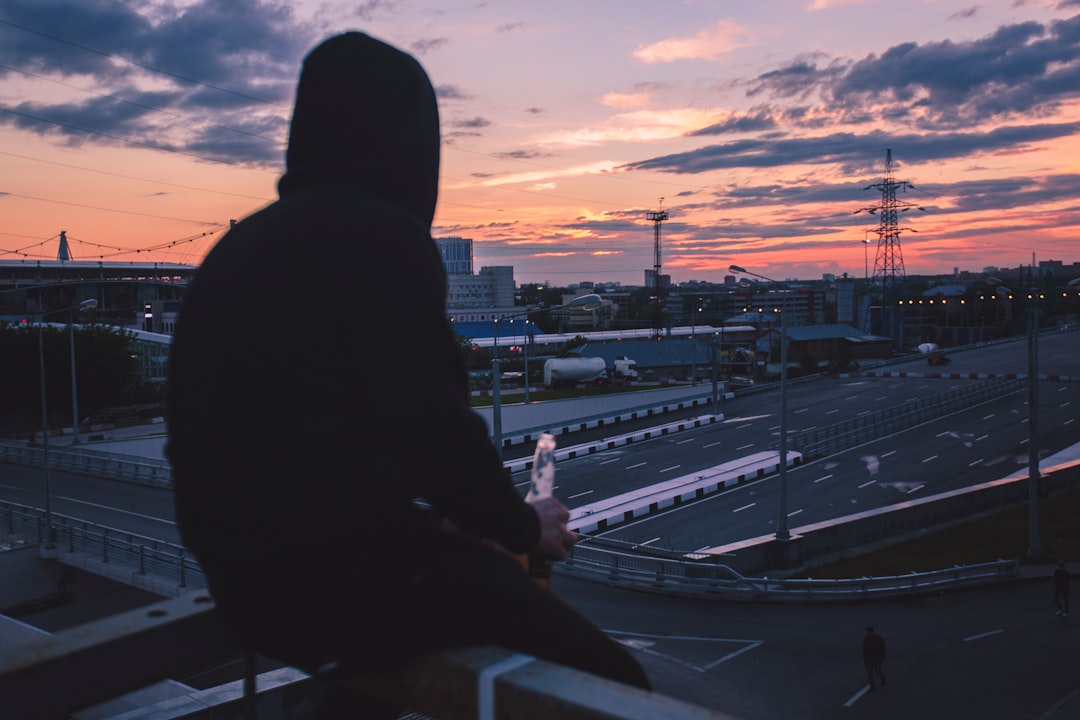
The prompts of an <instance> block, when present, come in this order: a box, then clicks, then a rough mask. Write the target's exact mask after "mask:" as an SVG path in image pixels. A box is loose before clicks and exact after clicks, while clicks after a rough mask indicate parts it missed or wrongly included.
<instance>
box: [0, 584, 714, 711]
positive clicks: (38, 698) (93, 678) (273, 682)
mask: <svg viewBox="0 0 1080 720" xmlns="http://www.w3.org/2000/svg"><path fill="white" fill-rule="evenodd" d="M249 657H250V656H248V655H246V654H245V653H244V652H243V651H242V649H241V648H239V647H237V646H236V644H235V643H234V642H233V641H232V640H231V639H230V636H229V633H228V632H227V630H226V628H225V626H224V625H223V623H222V621H221V619H220V616H219V615H218V613H217V611H216V609H215V607H214V604H213V601H212V600H211V599H210V597H209V596H208V595H207V594H206V593H188V594H185V595H184V596H182V597H178V598H174V599H169V600H164V601H162V602H159V603H155V604H152V605H149V606H147V607H143V608H139V609H137V610H131V611H128V612H124V613H119V614H117V615H114V616H111V617H109V618H106V619H104V620H100V621H97V622H93V623H88V624H86V625H81V626H76V627H73V628H70V629H67V630H62V631H60V632H57V633H55V634H53V635H47V634H43V635H39V636H35V637H33V638H31V639H28V640H24V641H22V643H21V644H20V645H19V652H9V653H0V698H3V716H4V717H10V718H20V720H61V719H62V718H68V717H72V716H73V715H74V714H76V713H78V712H79V711H81V710H84V709H86V708H90V707H95V706H96V708H97V709H96V710H95V712H96V713H100V711H101V708H100V706H101V705H102V704H104V703H108V702H109V701H112V700H116V699H118V698H121V697H123V696H125V695H128V694H129V693H132V692H134V691H136V690H140V689H142V688H144V687H148V686H150V685H153V684H154V683H155V682H160V681H164V680H169V679H175V678H178V677H184V676H185V675H188V674H191V673H192V672H197V671H199V670H203V669H205V668H207V667H215V668H219V669H220V668H222V667H224V666H233V667H238V668H243V667H245V666H250V667H254V662H252V663H251V664H250V665H247V663H246V662H245V661H246V660H247V659H248V658H249ZM251 659H252V660H253V659H254V658H251ZM271 664H274V665H277V667H275V668H274V669H272V670H269V671H266V672H263V673H261V674H259V675H254V673H252V676H251V680H252V684H250V685H249V684H248V682H247V679H246V678H244V677H241V678H240V679H238V680H235V681H232V682H228V683H226V684H224V685H220V686H216V687H213V688H209V689H207V690H201V691H200V690H196V689H195V688H190V692H189V693H188V694H187V695H179V696H177V695H176V694H175V693H173V696H172V697H169V698H168V699H167V700H164V701H161V702H155V701H154V700H147V699H145V698H146V697H147V696H143V698H144V699H143V700H142V702H143V703H145V704H144V705H141V706H140V707H138V708H137V709H132V705H131V701H130V700H125V701H124V703H123V704H122V707H123V710H122V711H119V714H121V715H122V716H123V717H125V718H135V717H139V718H145V719H147V720H149V719H150V718H164V717H169V718H174V719H179V718H183V719H184V720H221V719H222V718H241V717H252V716H251V715H248V714H246V711H247V710H248V708H249V705H248V704H247V701H248V700H249V699H251V700H252V701H253V703H254V704H253V705H252V706H251V707H254V709H255V711H256V714H257V716H258V718H259V719H260V720H284V719H285V718H289V717H297V712H299V711H300V710H302V709H303V708H304V707H305V704H306V707H307V708H308V710H309V711H312V710H314V709H315V708H317V706H318V697H319V695H320V692H319V686H320V685H326V684H333V685H336V686H341V687H344V688H347V689H349V690H351V691H353V692H356V693H359V694H361V695H363V696H370V697H375V698H378V699H381V700H383V701H385V702H389V703H391V704H393V705H395V706H399V707H402V708H403V709H405V710H408V711H413V712H421V713H424V714H425V716H428V715H430V716H431V717H441V718H460V719H462V720H472V719H473V718H475V719H476V720H493V719H494V718H496V717H514V718H520V719H521V720H540V719H541V718H544V719H550V718H567V720H596V719H598V718H608V719H609V720H635V719H640V718H646V717H648V718H670V719H671V720H731V716H729V715H727V714H724V713H720V712H716V711H713V710H709V709H706V708H704V707H700V706H697V705H692V704H690V703H685V702H682V701H680V700H676V699H674V698H670V697H667V696H665V695H661V694H658V693H653V692H646V691H643V690H640V689H637V688H632V687H628V686H624V685H621V684H619V683H616V682H613V681H610V680H606V679H604V678H599V677H595V676H592V675H587V674H585V673H581V672H578V671H575V670H571V669H569V668H565V667H562V666H560V665H555V664H553V663H548V662H544V661H541V660H538V659H536V658H533V657H531V656H528V655H522V654H517V653H512V652H509V651H507V650H503V649H501V648H497V647H491V646H483V647H469V648H458V649H453V650H448V651H444V652H440V653H434V654H431V655H428V656H424V657H421V658H418V659H417V660H415V661H413V662H412V663H410V664H409V665H406V666H405V667H403V668H402V669H400V670H397V671H394V672H387V673H383V674H380V675H377V676H361V677H351V676H347V675H344V674H341V675H337V676H332V677H331V676H328V677H325V678H324V677H314V676H311V675H308V674H306V673H303V672H301V671H299V670H297V669H295V668H290V667H287V666H281V665H280V664H276V663H271ZM235 674H238V675H241V676H242V675H243V672H242V671H238V672H237V673H235ZM248 689H250V693H249V692H248V691H247V690H248ZM323 694H324V693H323ZM301 714H302V713H301ZM303 716H305V717H306V716H308V715H303ZM95 717H100V714H95Z"/></svg>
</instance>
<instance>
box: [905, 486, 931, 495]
mask: <svg viewBox="0 0 1080 720" xmlns="http://www.w3.org/2000/svg"><path fill="white" fill-rule="evenodd" d="M924 487H926V485H925V484H922V485H916V486H915V487H913V488H911V489H910V490H908V491H907V494H908V495H910V494H911V493H913V492H915V491H917V490H922V489H923V488H924Z"/></svg>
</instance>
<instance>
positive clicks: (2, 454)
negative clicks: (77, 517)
mask: <svg viewBox="0 0 1080 720" xmlns="http://www.w3.org/2000/svg"><path fill="white" fill-rule="evenodd" d="M0 462H7V463H13V464H18V465H37V466H39V467H41V466H44V464H45V451H44V449H43V448H42V447H41V445H38V444H36V443H0ZM49 467H50V468H55V469H58V470H69V471H71V472H76V473H83V474H86V475H94V476H97V477H106V478H113V479H118V480H131V481H134V482H142V483H147V484H151V485H161V486H165V487H168V486H171V485H172V466H170V465H169V464H168V463H167V462H161V461H155V460H150V459H147V458H144V457H140V456H138V455H123V454H120V453H110V452H102V451H100V450H92V449H89V448H80V449H78V450H71V449H69V448H68V446H63V445H61V446H56V445H51V444H50V446H49Z"/></svg>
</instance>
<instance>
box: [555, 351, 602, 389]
mask: <svg viewBox="0 0 1080 720" xmlns="http://www.w3.org/2000/svg"><path fill="white" fill-rule="evenodd" d="M607 380H608V371H607V363H605V362H604V359H603V358H598V357H564V358H551V359H550V360H548V361H546V362H545V363H544V386H545V387H549V388H552V387H559V386H566V385H577V384H578V383H593V384H595V385H603V384H605V383H606V382H607Z"/></svg>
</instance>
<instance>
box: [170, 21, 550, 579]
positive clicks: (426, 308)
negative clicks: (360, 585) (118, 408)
mask: <svg viewBox="0 0 1080 720" xmlns="http://www.w3.org/2000/svg"><path fill="white" fill-rule="evenodd" d="M286 164H287V171H286V173H285V175H284V176H283V177H282V178H281V180H280V182H279V192H280V198H279V200H278V201H276V202H275V203H273V204H272V205H270V206H269V207H267V208H266V209H264V210H262V211H260V212H258V213H256V214H254V215H252V216H251V217H249V218H247V219H245V220H243V221H242V222H240V223H238V224H237V225H236V226H235V227H233V228H232V229H231V230H230V231H229V232H228V234H226V235H225V236H224V237H223V238H222V239H221V241H220V242H219V243H218V244H217V246H216V247H215V248H214V249H213V250H212V251H211V252H210V254H209V255H208V256H207V258H206V259H205V261H204V262H203V264H202V265H201V267H200V268H199V271H198V273H197V276H196V278H195V280H194V282H193V283H192V285H191V287H190V288H189V291H188V293H187V295H186V298H185V300H184V304H183V307H182V311H181V315H180V320H179V324H178V328H177V331H176V335H175V338H174V342H173V346H172V351H171V358H170V371H169V378H168V383H169V384H168V393H169V398H168V404H169V410H168V432H169V442H168V446H167V454H168V457H169V459H170V461H171V463H172V468H173V475H174V482H175V500H176V510H177V520H178V525H179V529H180V533H181V537H182V539H183V542H184V543H185V544H186V545H187V546H188V547H189V548H190V549H191V550H192V551H193V552H194V553H195V554H196V556H197V557H198V558H199V559H200V560H201V561H202V562H203V565H204V567H205V568H207V569H208V572H210V573H211V588H212V589H213V585H214V577H213V571H215V569H220V572H218V576H221V575H223V574H226V573H235V572H239V571H241V570H242V569H244V568H248V567H250V566H251V564H252V563H254V564H256V565H259V566H262V565H265V568H264V569H266V568H271V567H274V568H282V567H285V568H287V567H288V566H289V565H290V564H292V565H298V564H304V563H311V562H313V558H314V562H325V563H326V564H327V566H328V567H329V566H333V565H334V564H335V563H338V564H340V563H342V562H354V561H358V560H360V561H363V562H366V563H378V564H380V565H384V566H385V567H387V568H395V569H397V568H401V567H402V566H403V565H404V566H407V565H408V564H409V563H411V562H413V561H414V560H415V559H416V558H418V557H420V556H422V554H423V549H424V548H425V547H428V546H430V544H431V543H437V542H440V537H441V535H440V533H441V531H440V530H439V529H438V528H437V527H436V526H435V525H433V524H432V523H430V521H429V520H428V518H427V517H426V515H425V514H424V513H421V512H420V511H418V510H417V508H416V506H415V504H414V503H413V502H412V500H413V498H417V497H422V498H424V499H425V500H427V501H428V502H429V503H430V504H431V505H433V506H435V507H436V508H438V509H439V510H440V511H441V512H442V513H443V514H444V515H445V516H446V517H448V518H450V519H452V520H453V521H454V523H456V524H457V525H458V526H459V527H461V528H463V529H464V530H466V531H467V532H469V533H470V534H473V535H476V536H479V537H483V538H490V539H493V540H495V541H497V542H499V543H501V544H502V545H504V546H506V547H507V548H508V549H510V550H513V551H515V552H521V551H525V550H528V549H530V548H531V547H533V546H534V545H535V543H536V542H537V540H538V538H539V532H540V530H539V523H538V520H537V517H536V513H535V511H534V510H533V509H532V508H531V507H530V506H528V505H527V504H525V503H524V501H523V500H522V498H521V495H520V493H518V491H517V490H516V489H515V488H514V487H513V485H512V483H511V481H510V479H509V476H508V474H507V473H506V472H505V471H504V469H503V467H502V463H501V462H500V460H499V458H498V455H497V454H496V452H495V448H494V447H493V445H492V444H491V442H490V440H489V439H488V433H487V427H486V424H485V423H484V422H483V420H482V419H481V418H480V417H479V416H478V415H477V414H476V413H475V412H473V411H472V410H471V409H470V408H469V405H468V396H467V380H466V375H465V371H464V367H463V364H462V362H461V356H460V350H459V349H458V347H457V343H456V340H455V338H454V335H453V332H452V330H451V328H450V325H449V323H448V321H447V319H446V312H445V302H446V278H445V274H444V270H443V266H442V262H441V260H440V258H439V255H438V252H437V250H436V247H435V244H434V242H433V241H432V239H431V236H430V227H431V221H432V218H433V215H434V210H435V202H436V195H437V189H438V172H439V118H438V110H437V105H436V99H435V93H434V91H433V89H432V86H431V83H430V81H429V80H428V78H427V75H426V74H425V72H424V70H423V69H422V68H421V67H420V65H419V64H418V63H417V62H416V61H415V60H414V59H413V58H412V57H410V56H409V55H406V54H404V53H402V52H400V51H398V50H396V49H394V48H392V47H390V46H388V45H386V44H384V43H382V42H379V41H377V40H375V39H372V38H371V37H368V36H367V35H364V34H361V33H345V34H343V35H339V36H336V37H333V38H331V39H329V40H327V41H326V42H324V43H323V44H322V45H320V46H319V47H317V48H316V49H315V50H313V51H312V52H311V54H310V55H309V56H308V57H307V58H306V60H305V62H304V67H303V71H302V73H301V76H300V82H299V86H298V90H297V98H296V106H295V110H294V114H293V119H292V126H291V131H290V137H289V149H288V154H287V158H286Z"/></svg>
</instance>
